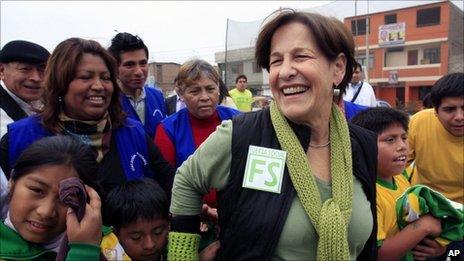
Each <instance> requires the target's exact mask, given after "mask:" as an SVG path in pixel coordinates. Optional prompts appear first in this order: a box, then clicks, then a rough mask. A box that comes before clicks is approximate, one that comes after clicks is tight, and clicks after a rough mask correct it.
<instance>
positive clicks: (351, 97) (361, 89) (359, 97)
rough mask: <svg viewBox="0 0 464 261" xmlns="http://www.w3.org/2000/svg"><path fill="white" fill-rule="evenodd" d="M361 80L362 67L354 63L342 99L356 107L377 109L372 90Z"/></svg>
mask: <svg viewBox="0 0 464 261" xmlns="http://www.w3.org/2000/svg"><path fill="white" fill-rule="evenodd" d="M362 78H363V77H362V66H361V64H359V63H356V64H355V68H354V71H353V76H352V78H351V83H349V84H348V87H347V88H346V92H345V95H344V96H343V99H344V100H345V101H348V102H352V103H356V104H358V105H363V106H367V107H377V99H376V98H375V93H374V89H373V88H372V86H371V85H370V84H369V83H368V82H365V81H363V79H362Z"/></svg>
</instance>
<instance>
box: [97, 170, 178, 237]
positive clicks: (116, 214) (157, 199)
mask: <svg viewBox="0 0 464 261" xmlns="http://www.w3.org/2000/svg"><path fill="white" fill-rule="evenodd" d="M139 218H141V219H143V220H153V219H158V218H161V219H166V220H168V218H169V201H168V198H167V196H166V194H165V192H164V190H163V189H162V188H161V187H160V185H158V183H156V182H155V181H154V180H152V179H148V178H143V179H138V180H131V181H128V182H126V183H124V184H122V185H120V186H118V187H116V188H114V189H112V190H111V191H110V192H109V193H108V194H107V196H106V201H105V204H104V208H103V220H104V222H105V225H111V226H113V227H114V228H115V229H116V230H119V229H120V228H121V227H125V226H127V225H129V224H131V223H133V222H136V221H137V219H139Z"/></svg>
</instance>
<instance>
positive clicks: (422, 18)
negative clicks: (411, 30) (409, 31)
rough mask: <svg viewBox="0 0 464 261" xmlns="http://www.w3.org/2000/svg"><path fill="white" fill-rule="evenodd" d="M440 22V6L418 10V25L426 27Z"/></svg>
mask: <svg viewBox="0 0 464 261" xmlns="http://www.w3.org/2000/svg"><path fill="white" fill-rule="evenodd" d="M437 24H440V7H439V6H438V7H433V8H427V9H421V10H417V16H416V26H417V27H424V26H431V25H437Z"/></svg>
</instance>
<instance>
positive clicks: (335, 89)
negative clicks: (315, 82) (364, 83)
mask: <svg viewBox="0 0 464 261" xmlns="http://www.w3.org/2000/svg"><path fill="white" fill-rule="evenodd" d="M332 89H333V96H334V97H338V96H340V89H339V88H337V86H336V85H335V84H332Z"/></svg>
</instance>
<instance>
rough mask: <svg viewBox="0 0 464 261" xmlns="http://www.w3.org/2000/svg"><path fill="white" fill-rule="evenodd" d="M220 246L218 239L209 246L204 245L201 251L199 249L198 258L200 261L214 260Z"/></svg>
mask: <svg viewBox="0 0 464 261" xmlns="http://www.w3.org/2000/svg"><path fill="white" fill-rule="evenodd" d="M220 247H221V243H220V242H219V240H217V241H214V242H213V243H211V244H210V245H209V246H207V247H205V249H203V251H201V253H200V260H201V261H210V260H216V255H217V252H218V250H219V248H220Z"/></svg>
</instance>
